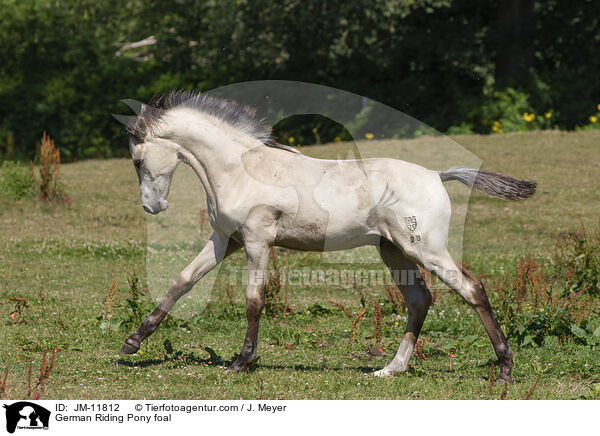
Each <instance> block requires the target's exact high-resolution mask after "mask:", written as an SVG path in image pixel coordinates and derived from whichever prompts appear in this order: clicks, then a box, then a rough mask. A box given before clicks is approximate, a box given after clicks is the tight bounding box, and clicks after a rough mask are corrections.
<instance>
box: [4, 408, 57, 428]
mask: <svg viewBox="0 0 600 436" xmlns="http://www.w3.org/2000/svg"><path fill="white" fill-rule="evenodd" d="M2 407H4V408H5V409H6V431H8V432H9V433H14V432H15V430H16V429H17V428H19V429H44V430H47V429H48V424H49V422H50V411H49V410H47V409H45V408H43V407H42V406H38V405H37V404H34V403H30V402H29V401H19V402H17V403H13V404H10V405H6V404H4V405H3V406H2Z"/></svg>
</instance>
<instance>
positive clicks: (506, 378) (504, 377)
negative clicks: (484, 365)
mask: <svg viewBox="0 0 600 436" xmlns="http://www.w3.org/2000/svg"><path fill="white" fill-rule="evenodd" d="M496 383H502V384H504V383H508V384H509V385H512V384H513V383H514V382H513V379H512V377H511V376H510V375H506V374H502V373H500V374H498V377H496Z"/></svg>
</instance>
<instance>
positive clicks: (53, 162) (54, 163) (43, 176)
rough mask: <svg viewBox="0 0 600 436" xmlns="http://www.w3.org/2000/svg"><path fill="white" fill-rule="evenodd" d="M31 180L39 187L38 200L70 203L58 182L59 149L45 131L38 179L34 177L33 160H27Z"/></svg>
mask: <svg viewBox="0 0 600 436" xmlns="http://www.w3.org/2000/svg"><path fill="white" fill-rule="evenodd" d="M29 168H30V171H31V180H32V183H33V184H34V185H35V187H36V188H39V192H40V200H42V201H45V202H49V201H51V200H52V201H56V202H65V203H67V204H71V200H70V198H69V196H68V195H67V194H65V193H64V187H63V186H62V184H61V183H60V150H59V149H58V147H56V145H54V140H52V139H50V137H49V136H48V135H46V132H44V134H43V135H42V145H41V147H40V169H39V172H40V180H39V182H38V180H37V179H36V177H35V172H34V170H33V162H29Z"/></svg>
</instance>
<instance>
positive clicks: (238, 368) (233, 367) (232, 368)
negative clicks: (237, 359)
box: [225, 363, 248, 374]
mask: <svg viewBox="0 0 600 436" xmlns="http://www.w3.org/2000/svg"><path fill="white" fill-rule="evenodd" d="M247 368H248V366H247V365H239V364H235V363H234V364H233V365H230V366H229V367H228V368H227V369H226V370H225V373H227V374H236V373H238V372H242V371H244V370H245V369H247Z"/></svg>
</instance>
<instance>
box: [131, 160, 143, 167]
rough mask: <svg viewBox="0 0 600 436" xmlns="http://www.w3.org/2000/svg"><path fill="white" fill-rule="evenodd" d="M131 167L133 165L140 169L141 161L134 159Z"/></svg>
mask: <svg viewBox="0 0 600 436" xmlns="http://www.w3.org/2000/svg"><path fill="white" fill-rule="evenodd" d="M133 165H134V166H135V167H136V168H140V167H141V166H142V160H141V159H136V160H134V161H133Z"/></svg>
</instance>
